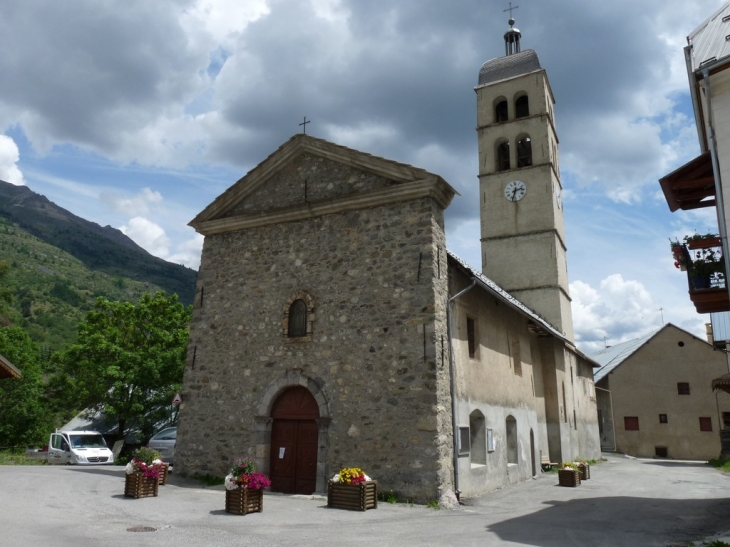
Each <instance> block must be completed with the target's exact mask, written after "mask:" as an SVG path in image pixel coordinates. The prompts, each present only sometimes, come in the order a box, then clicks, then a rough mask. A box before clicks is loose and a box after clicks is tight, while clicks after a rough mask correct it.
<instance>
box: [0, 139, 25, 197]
mask: <svg viewBox="0 0 730 547" xmlns="http://www.w3.org/2000/svg"><path fill="white" fill-rule="evenodd" d="M19 160H20V152H19V151H18V145H16V144H15V141H14V140H13V139H11V138H10V137H8V136H6V135H0V180H4V181H5V182H9V183H10V184H15V185H17V186H23V185H25V180H24V179H23V173H22V172H21V171H20V169H19V168H18V165H17V164H18V161H19Z"/></svg>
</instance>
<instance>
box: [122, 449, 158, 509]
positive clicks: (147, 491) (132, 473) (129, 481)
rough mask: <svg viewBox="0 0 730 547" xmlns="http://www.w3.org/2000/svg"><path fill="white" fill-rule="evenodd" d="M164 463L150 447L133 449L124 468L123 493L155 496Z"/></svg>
mask: <svg viewBox="0 0 730 547" xmlns="http://www.w3.org/2000/svg"><path fill="white" fill-rule="evenodd" d="M164 465H165V464H164V463H162V460H160V455H159V454H158V453H157V452H155V451H154V450H152V449H150V448H144V447H143V448H140V449H138V450H137V451H135V452H134V454H133V455H132V459H131V460H130V462H129V463H128V464H127V466H126V468H125V471H126V477H125V483H124V495H125V496H126V497H130V498H145V497H148V496H156V495H157V487H158V486H159V482H160V475H161V473H162V471H163V470H164Z"/></svg>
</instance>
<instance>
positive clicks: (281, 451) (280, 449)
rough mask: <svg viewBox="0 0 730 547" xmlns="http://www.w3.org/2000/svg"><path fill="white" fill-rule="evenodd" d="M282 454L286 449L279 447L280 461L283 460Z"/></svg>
mask: <svg viewBox="0 0 730 547" xmlns="http://www.w3.org/2000/svg"><path fill="white" fill-rule="evenodd" d="M284 452H286V448H285V447H283V446H280V447H279V459H280V460H283V459H284Z"/></svg>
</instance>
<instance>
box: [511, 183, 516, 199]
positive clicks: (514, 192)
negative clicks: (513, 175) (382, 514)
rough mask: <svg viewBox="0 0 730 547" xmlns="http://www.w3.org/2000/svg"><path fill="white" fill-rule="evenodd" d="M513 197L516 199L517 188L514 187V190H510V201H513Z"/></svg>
mask: <svg viewBox="0 0 730 547" xmlns="http://www.w3.org/2000/svg"><path fill="white" fill-rule="evenodd" d="M515 197H517V186H515V188H514V190H512V198H511V199H512V201H514V200H515Z"/></svg>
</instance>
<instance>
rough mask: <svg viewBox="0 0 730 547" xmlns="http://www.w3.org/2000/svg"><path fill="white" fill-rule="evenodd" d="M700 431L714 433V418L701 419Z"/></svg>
mask: <svg viewBox="0 0 730 547" xmlns="http://www.w3.org/2000/svg"><path fill="white" fill-rule="evenodd" d="M700 431H712V418H700Z"/></svg>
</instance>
